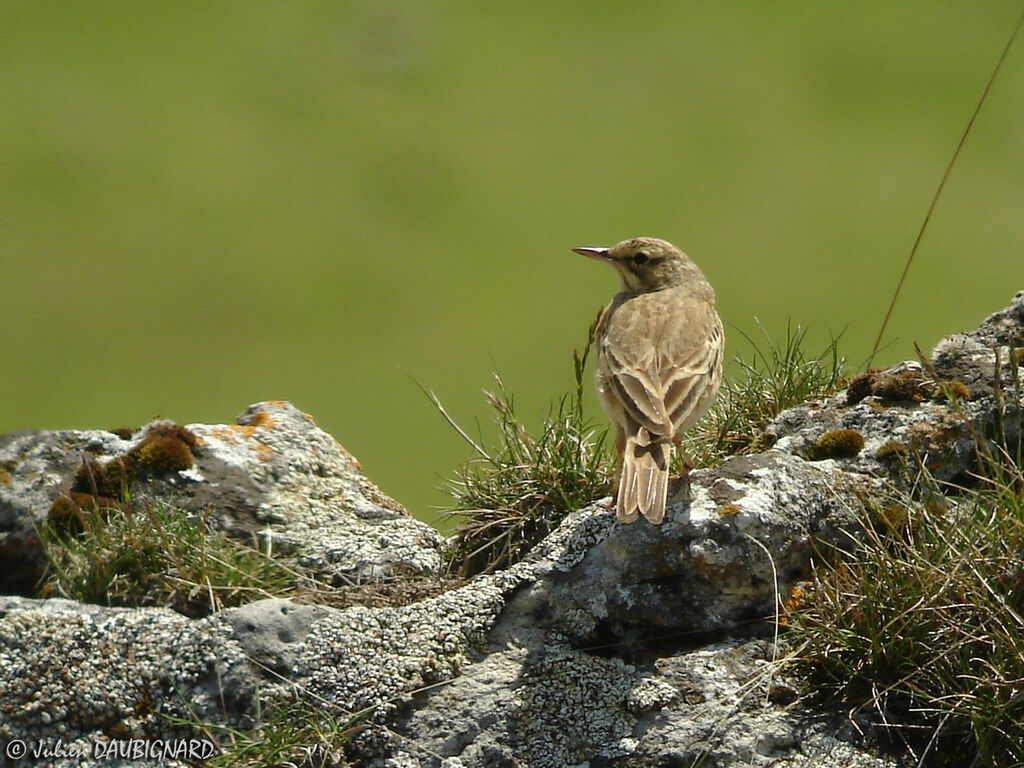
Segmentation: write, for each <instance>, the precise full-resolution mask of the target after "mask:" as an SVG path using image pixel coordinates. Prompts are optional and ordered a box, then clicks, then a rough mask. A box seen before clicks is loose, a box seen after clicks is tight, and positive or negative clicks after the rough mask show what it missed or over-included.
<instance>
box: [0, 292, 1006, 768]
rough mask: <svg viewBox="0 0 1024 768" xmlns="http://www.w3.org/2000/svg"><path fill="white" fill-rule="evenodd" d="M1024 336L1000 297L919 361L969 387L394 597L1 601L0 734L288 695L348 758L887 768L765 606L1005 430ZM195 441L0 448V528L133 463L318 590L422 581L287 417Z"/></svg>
mask: <svg viewBox="0 0 1024 768" xmlns="http://www.w3.org/2000/svg"><path fill="white" fill-rule="evenodd" d="M1022 330H1024V294H1018V296H1017V297H1016V298H1015V299H1014V303H1013V304H1012V305H1011V306H1010V307H1009V308H1008V309H1006V310H1003V311H1002V312H1000V313H996V314H995V315H993V316H992V317H991V318H989V319H988V320H987V321H986V322H985V323H984V324H983V325H982V327H981V328H980V329H978V331H976V332H973V333H971V334H964V335H963V336H961V337H957V338H955V339H952V340H947V341H946V342H943V343H942V344H940V345H939V347H938V348H937V350H936V354H935V365H934V368H935V370H936V373H937V375H938V377H939V378H940V379H942V380H944V381H946V382H950V381H953V380H954V379H956V380H958V381H960V383H961V384H962V386H963V387H964V388H965V389H958V388H956V387H952V386H951V385H948V384H943V385H942V386H939V385H937V384H935V381H934V377H933V376H932V373H931V371H930V370H928V367H927V366H921V365H917V364H913V363H905V364H902V365H901V366H895V367H893V368H891V369H888V370H887V371H883V372H875V373H874V374H873V376H872V377H869V378H866V379H862V380H861V381H860V383H859V384H857V386H856V387H855V391H854V392H853V393H852V395H851V394H847V393H843V394H840V395H838V396H836V397H834V398H831V399H829V400H827V401H825V402H819V403H809V404H806V405H804V406H801V407H799V408H796V409H792V410H790V411H787V412H786V413H784V414H782V415H780V417H779V418H778V419H777V420H776V421H775V422H774V424H773V425H772V427H771V430H772V432H773V434H774V436H775V438H776V442H775V445H774V447H773V448H772V449H771V450H769V451H767V452H765V453H763V454H757V455H752V456H746V457H739V458H734V459H731V460H729V461H727V462H725V463H724V464H723V465H722V466H720V467H717V468H714V469H710V470H703V471H699V472H694V473H693V474H692V478H691V486H690V493H689V494H688V495H687V496H684V495H683V494H678V495H676V496H674V497H673V498H672V499H671V501H670V505H669V510H668V515H667V517H666V521H665V523H664V524H663V525H661V526H651V525H649V524H647V523H645V522H639V523H636V524H634V525H621V524H619V523H618V522H616V520H615V515H614V513H613V512H612V511H611V510H610V509H609V508H608V507H607V506H601V505H592V506H590V507H587V508H585V509H581V510H579V511H577V512H575V513H573V514H571V515H569V516H568V517H567V518H566V519H565V520H564V521H563V522H562V524H561V525H559V527H558V528H557V529H555V531H554V532H552V533H551V535H549V536H548V537H547V538H546V539H545V540H544V541H542V542H541V543H540V544H538V545H537V546H536V547H535V548H534V549H533V550H532V551H531V553H530V554H529V555H528V557H527V558H526V559H525V560H523V561H522V562H520V563H517V564H516V565H514V566H512V567H510V568H508V569H506V570H504V571H501V572H498V573H492V574H484V575H480V576H477V577H476V578H475V579H473V580H472V581H470V582H468V583H466V584H465V585H463V586H460V587H458V588H456V589H452V590H450V591H448V592H444V593H442V594H438V595H434V596H431V597H427V598H425V599H417V600H415V601H413V602H410V603H408V604H406V605H400V606H391V607H371V606H365V605H355V606H352V607H349V608H344V609H337V608H330V607H325V606H306V605H298V604H295V603H292V602H291V601H288V600H265V601H260V602H257V603H252V604H249V605H245V606H242V607H240V608H236V609H230V610H227V611H223V612H221V613H219V614H216V615H213V616H210V617H207V618H205V619H188V618H186V617H183V616H180V615H178V614H175V613H173V612H171V611H168V610H164V609H145V610H131V609H107V608H98V607H95V606H85V605H80V604H76V603H72V602H69V601H65V600H48V601H36V600H29V599H25V598H3V599H0V739H10V738H22V739H26V740H32V739H57V738H61V739H64V740H65V742H66V743H67V744H69V745H71V744H73V745H76V746H77V747H88V746H89V745H90V743H92V742H94V741H95V740H97V739H103V738H109V737H110V735H111V734H125V735H129V736H138V737H141V738H156V737H165V738H166V737H168V736H169V735H170V734H173V733H175V732H177V731H176V729H178V728H180V727H181V726H180V723H181V722H182V721H183V720H186V721H187V720H188V719H189V718H191V719H192V720H196V719H201V720H203V721H204V722H208V723H210V724H213V725H215V726H216V725H227V726H231V727H235V728H244V727H246V726H247V725H248V724H251V723H252V721H253V718H254V716H255V715H256V713H257V712H258V711H260V709H261V708H263V707H267V706H272V705H274V704H279V703H283V702H288V701H292V700H294V699H302V700H305V701H307V702H308V703H311V704H313V705H315V706H316V707H318V708H323V709H324V710H325V711H326V712H330V713H334V714H336V715H337V716H338V718H339V719H341V720H342V721H343V722H347V721H348V720H349V719H352V720H353V723H354V726H353V728H352V732H351V736H352V738H351V741H350V743H349V745H348V753H347V755H346V759H347V761H348V762H349V763H350V764H351V765H353V766H358V767H359V768H364V767H365V768H420V767H421V766H422V767H425V768H555V767H558V768H564V767H565V766H584V765H589V766H591V767H592V768H597V766H604V767H605V768H627V767H628V768H663V767H664V766H674V765H679V766H691V765H701V766H703V767H704V768H740V766H756V767H757V768H768V767H769V766H776V767H778V766H790V767H791V768H811V767H812V766H814V767H815V768H894V766H895V765H896V764H897V763H896V762H895V761H894V760H892V759H887V758H884V757H882V756H880V755H879V754H878V753H877V752H876V751H873V750H872V748H871V736H872V734H871V728H870V726H869V725H868V724H866V723H859V722H858V723H851V722H850V721H849V719H848V717H847V715H846V713H842V712H834V711H832V710H829V709H828V708H826V707H823V706H822V705H821V704H818V703H814V702H811V701H808V700H805V699H804V698H803V697H802V695H801V692H800V690H799V686H798V685H797V684H796V683H795V682H793V681H791V680H789V679H787V678H786V672H785V668H784V666H783V665H781V664H780V663H779V662H778V659H779V657H781V656H783V655H784V653H785V648H784V642H783V644H782V646H776V644H775V643H774V642H773V641H772V640H769V639H768V637H769V636H770V635H771V628H772V626H773V619H774V617H775V613H776V611H777V610H778V608H779V606H780V603H781V601H782V600H784V599H785V597H786V595H787V593H788V590H789V588H790V585H792V584H793V582H794V581H796V580H798V579H799V578H800V577H801V576H802V575H803V573H802V572H803V570H804V568H806V567H807V565H808V562H809V559H810V557H811V555H812V552H814V551H815V548H829V547H847V546H849V545H850V544H851V543H852V542H853V541H854V540H855V538H856V535H857V532H858V530H859V528H858V520H859V516H858V512H859V509H860V507H861V506H862V505H863V504H865V503H870V502H872V501H873V500H877V499H879V498H882V497H884V494H885V492H886V489H887V488H888V487H889V486H890V485H891V484H899V483H907V482H910V481H911V480H912V472H913V467H914V462H915V461H918V460H920V461H923V462H924V463H926V464H927V465H928V466H930V467H932V468H933V471H935V472H936V473H937V474H938V475H939V476H940V477H958V476H960V475H963V474H965V473H968V472H969V471H970V469H971V467H972V462H973V461H974V460H975V457H974V438H975V435H976V433H979V432H980V433H982V434H985V435H988V436H989V437H992V438H994V439H996V438H1005V437H1008V436H1009V435H1011V434H1013V433H1014V430H1019V429H1020V414H1021V407H1020V402H1019V397H1020V393H1019V392H1015V391H1014V390H1013V389H1012V385H1013V381H1014V378H1013V375H1012V372H1011V369H1010V368H1008V367H1007V366H1006V365H1004V363H1003V362H1001V361H1003V360H1006V361H1011V362H1012V361H1016V360H1018V358H1019V357H1020V356H1021V351H1020V350H1021V346H1022V345H1021V344H1020V342H1018V341H1017V339H1019V338H1020V335H1021V332H1022ZM993 345H994V346H995V349H996V351H990V350H992V348H993ZM997 373H998V377H997V375H996V374H997ZM986 377H987V378H986ZM997 381H999V382H1001V384H1002V387H1003V390H1002V391H1001V392H999V393H997V392H996V389H995V384H996V382H997ZM986 387H988V389H986ZM944 390H945V391H946V394H943V391H944ZM965 391H966V394H965ZM958 392H959V394H958ZM947 395H952V399H951V398H950V397H949V396H947ZM160 430H162V431H160ZM187 431H188V432H189V434H191V435H193V436H194V438H195V444H194V445H191V444H190V443H189V442H188V438H186V437H185V436H184V435H182V434H180V433H176V432H175V431H174V429H171V428H170V427H166V426H165V427H154V426H152V425H151V426H150V427H149V428H147V429H145V430H142V431H138V432H134V433H128V434H125V435H115V434H112V433H107V432H91V433H83V432H68V433H27V434H21V435H9V436H5V437H3V438H0V470H2V473H0V524H3V526H4V527H3V531H4V534H3V535H4V536H5V538H4V539H3V542H4V543H5V544H11V543H13V545H15V546H17V545H19V542H20V544H25V543H26V542H27V541H29V538H28V534H29V532H30V531H31V530H32V527H31V525H30V524H29V523H31V521H32V520H36V521H38V519H39V518H38V515H40V514H45V513H46V509H47V507H48V506H49V505H50V504H51V503H52V502H53V500H54V499H55V498H56V497H57V495H58V492H59V491H67V492H69V493H71V492H74V493H78V494H85V495H86V496H89V495H90V494H91V495H94V496H95V495H96V494H98V493H100V491H101V488H102V491H103V493H112V492H114V491H116V490H117V489H118V488H119V487H120V486H119V484H120V483H123V482H126V480H125V478H126V477H128V476H129V475H130V476H131V478H133V479H131V482H133V483H136V484H137V486H136V488H135V491H137V492H142V493H154V494H158V495H160V497H161V498H164V497H166V496H173V498H174V500H176V501H177V502H178V503H181V504H183V505H199V506H206V505H208V504H210V503H216V504H218V505H219V508H220V509H221V510H223V514H222V518H221V520H220V523H221V525H222V526H223V527H224V528H225V529H227V530H231V531H233V532H235V533H240V534H244V533H259V535H261V536H262V537H263V541H264V543H265V544H267V545H269V546H270V547H271V548H272V549H274V550H275V551H277V552H281V551H287V552H289V553H290V554H292V555H295V556H296V557H297V558H298V559H299V560H300V561H301V562H302V563H304V564H305V565H306V566H307V567H308V568H309V570H310V571H311V572H313V573H315V574H316V575H317V576H318V577H319V578H321V579H323V580H327V581H336V580H337V581H344V580H346V579H364V578H368V577H373V576H375V575H388V576H390V577H393V578H396V579H400V578H401V576H402V574H412V575H416V574H423V573H431V572H433V571H436V570H437V568H438V565H439V562H440V560H439V555H438V552H439V549H440V544H441V541H440V538H439V537H438V536H437V535H436V534H435V533H433V532H432V531H429V530H424V527H423V526H422V525H421V524H418V523H415V521H411V520H410V519H409V518H408V517H407V516H405V515H404V514H403V512H402V511H401V510H400V509H399V508H397V507H396V506H395V505H393V503H391V502H389V501H388V500H386V498H384V497H383V496H381V495H380V494H379V491H377V490H376V489H375V488H373V486H371V485H370V484H369V483H368V481H366V479H365V478H364V477H363V476H362V475H361V473H360V472H359V469H358V465H357V464H356V462H355V460H354V459H352V458H351V457H350V456H348V454H346V453H345V452H344V450H343V449H341V448H340V446H338V445H337V443H336V442H334V440H333V438H331V437H330V436H329V435H326V434H325V433H323V432H321V431H320V430H318V429H316V427H315V425H313V424H312V421H311V420H310V419H309V417H307V416H305V415H304V414H301V413H300V412H298V411H297V410H295V409H294V408H291V406H288V405H287V404H272V403H268V404H260V405H259V406H254V407H253V408H252V409H250V411H248V412H247V413H246V414H244V415H243V417H242V418H240V420H239V423H238V424H236V425H232V426H210V425H189V426H188V427H187ZM175 435H177V437H175ZM174 439H178V440H179V441H181V440H184V442H185V443H186V444H187V446H188V452H187V453H186V451H185V450H183V449H182V448H181V446H178V445H176V444H175V445H172V444H171V443H170V442H167V441H168V440H171V441H172V442H173V440H174ZM147 441H148V442H147ZM83 452H85V453H87V454H88V455H89V456H91V457H92V463H89V462H85V463H84V464H83V462H82V459H81V454H82V453H83ZM189 457H191V464H189V461H188V459H189ZM115 462H121V464H120V465H118V464H116V463H115ZM111 465H112V466H111ZM82 466H85V467H86V468H87V469H86V471H80V470H79V467H82ZM139 467H142V469H141V470H140V469H139ZM129 470H130V472H129ZM90 488H91V491H90ZM68 498H69V500H70V501H71V502H74V503H78V502H76V501H75V499H74V498H72V497H71V496H68ZM606 504H607V502H606ZM190 508H195V507H194V506H193V507H190ZM40 510H42V512H40ZM33 515H34V516H35V517H34V518H33V517H32V516H33ZM26 521H28V523H27V522H26ZM19 536H20V537H21V538H20V539H19V538H18V537H19ZM19 551H20V550H19ZM35 764H37V765H54V766H59V768H64V766H65V765H71V764H72V763H69V762H67V761H61V760H59V759H52V760H49V761H47V760H43V761H36V762H35ZM73 764H75V765H83V766H89V765H91V764H90V763H89V762H88V761H79V762H75V763H73ZM94 764H97V765H100V764H102V765H108V764H111V763H94ZM114 764H119V763H114ZM163 764H165V765H172V766H173V765H175V763H173V762H167V763H163ZM126 765H127V763H126Z"/></svg>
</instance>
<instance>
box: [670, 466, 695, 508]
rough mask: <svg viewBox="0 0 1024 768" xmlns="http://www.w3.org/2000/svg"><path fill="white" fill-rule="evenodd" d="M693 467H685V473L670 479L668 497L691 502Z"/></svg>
mask: <svg viewBox="0 0 1024 768" xmlns="http://www.w3.org/2000/svg"><path fill="white" fill-rule="evenodd" d="M691 468H692V465H689V462H687V465H684V466H683V471H682V472H680V473H679V474H678V475H672V476H671V477H669V479H668V495H669V497H671V498H674V499H675V498H679V499H683V500H684V501H689V500H690V469H691Z"/></svg>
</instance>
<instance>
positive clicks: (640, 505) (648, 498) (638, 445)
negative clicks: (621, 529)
mask: <svg viewBox="0 0 1024 768" xmlns="http://www.w3.org/2000/svg"><path fill="white" fill-rule="evenodd" d="M671 461H672V443H671V442H668V441H665V440H653V439H652V438H651V434H650V432H648V431H647V430H646V429H645V428H644V427H640V429H639V430H637V433H636V435H633V436H630V437H627V438H626V447H625V450H624V451H623V454H622V475H621V477H620V479H619V495H618V498H617V499H616V503H615V511H616V515H617V516H618V518H619V520H620V521H621V522H623V523H632V522H633V521H635V520H636V519H637V518H638V517H639V516H640V515H643V516H644V517H645V518H646V519H647V520H649V521H650V522H652V523H654V524H655V525H658V524H659V523H661V521H662V520H663V519H664V517H665V503H666V500H667V498H668V467H669V464H670V463H671Z"/></svg>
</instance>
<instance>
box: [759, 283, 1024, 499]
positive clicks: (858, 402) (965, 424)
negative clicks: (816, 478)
mask: <svg viewBox="0 0 1024 768" xmlns="http://www.w3.org/2000/svg"><path fill="white" fill-rule="evenodd" d="M1022 364H1024V291H1021V292H1019V293H1018V294H1016V296H1014V298H1013V300H1012V302H1011V303H1010V305H1009V306H1008V307H1007V308H1005V309H1002V310H1000V311H999V312H996V313H994V314H992V315H991V316H989V317H988V318H987V319H986V320H985V321H984V322H983V323H982V324H981V325H980V326H979V327H978V328H977V329H975V330H973V331H971V332H969V333H959V334H955V335H953V336H949V337H947V338H945V339H943V340H942V341H940V342H939V343H938V345H937V346H936V347H935V350H934V351H933V352H932V359H931V361H930V362H929V363H928V366H927V367H926V366H925V365H923V364H922V363H920V362H917V361H909V362H903V363H899V364H897V365H894V366H892V367H890V368H888V369H886V370H883V371H870V372H868V373H866V374H863V375H861V376H859V377H857V378H855V379H854V380H853V381H851V383H850V389H849V391H848V392H846V393H841V394H838V395H836V396H834V397H831V398H829V399H827V400H824V401H819V402H810V403H806V404H804V405H801V406H798V407H796V408H791V409H789V410H787V411H785V412H784V413H782V414H780V415H779V417H778V418H777V419H776V420H775V421H774V422H773V423H772V424H771V425H770V426H769V428H768V433H769V436H770V438H771V439H773V440H774V441H775V442H774V445H773V448H774V449H775V450H776V451H782V452H786V453H791V454H794V455H797V456H803V457H809V458H817V456H815V448H816V446H817V445H819V443H820V441H821V440H822V437H823V436H825V435H828V434H829V433H835V432H839V431H843V432H848V433H854V434H856V435H859V436H860V438H862V441H863V444H862V448H861V450H859V451H856V452H852V451H851V452H849V454H848V455H845V456H844V455H842V454H841V453H834V454H833V455H831V456H829V457H827V458H828V460H829V461H832V462H834V466H835V467H836V468H839V469H842V470H844V471H846V472H855V473H859V474H862V475H866V476H873V477H878V478H884V479H885V480H887V481H888V482H890V483H893V484H894V485H896V486H897V487H902V488H907V487H909V486H910V485H912V484H913V482H914V479H915V477H916V471H915V467H916V462H921V463H922V464H923V465H924V466H925V467H926V468H927V469H928V471H929V472H930V473H931V474H932V475H933V476H934V477H935V478H937V479H939V480H953V481H956V482H960V483H969V482H970V476H971V475H972V474H973V473H975V472H976V471H977V437H978V436H979V435H981V436H983V437H987V438H990V439H993V440H995V441H998V442H1006V443H1010V444H1016V441H1017V440H1018V438H1019V436H1020V435H1021V428H1022V427H1021V424H1022V411H1021V408H1020V397H1021V392H1020V391H1019V389H1020V386H1021V384H1020V382H1021V377H1020V374H1019V373H1017V372H1016V371H1017V369H1018V368H1019V367H1020V366H1021V365H1022ZM997 371H998V374H999V375H998V378H997V376H996V373H997ZM858 442H859V441H858Z"/></svg>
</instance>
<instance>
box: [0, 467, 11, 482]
mask: <svg viewBox="0 0 1024 768" xmlns="http://www.w3.org/2000/svg"><path fill="white" fill-rule="evenodd" d="M10 484H11V473H10V472H8V471H7V470H6V469H5V468H4V467H0V485H10Z"/></svg>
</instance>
